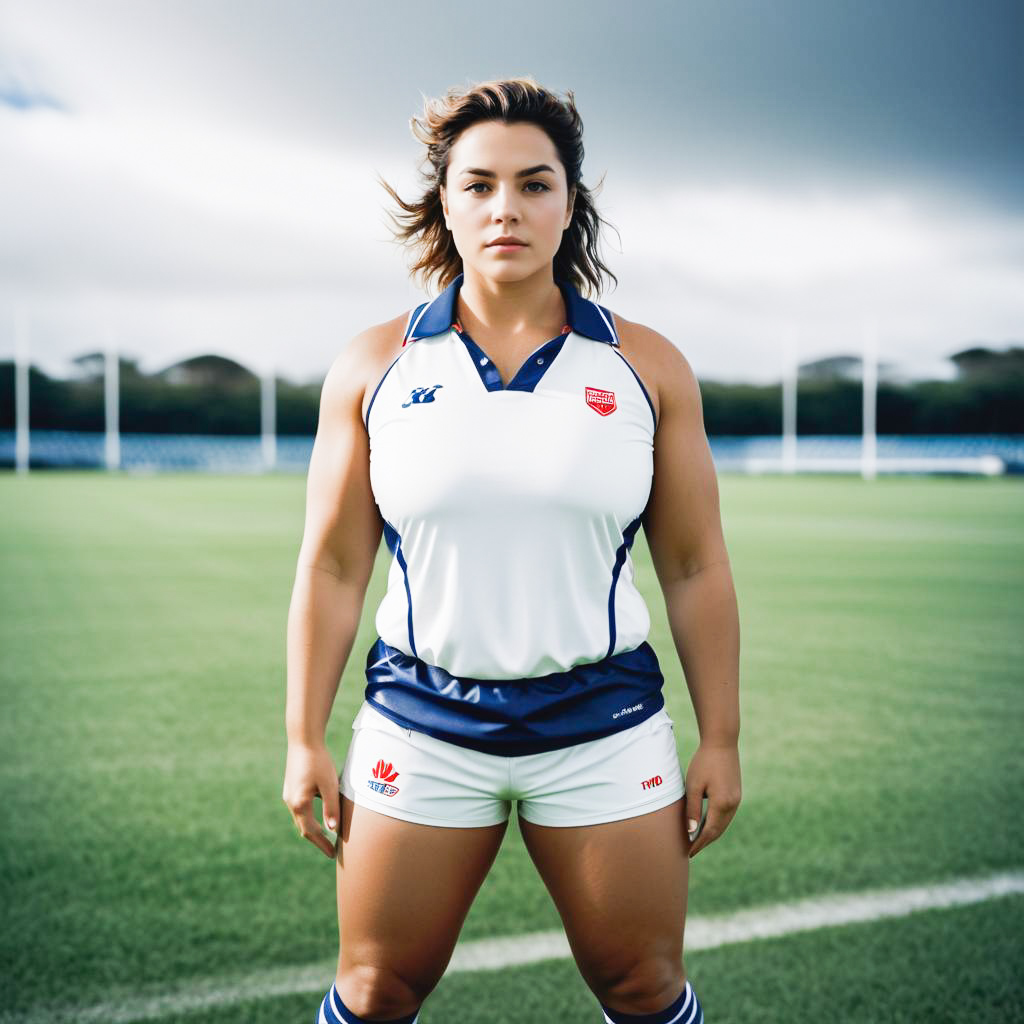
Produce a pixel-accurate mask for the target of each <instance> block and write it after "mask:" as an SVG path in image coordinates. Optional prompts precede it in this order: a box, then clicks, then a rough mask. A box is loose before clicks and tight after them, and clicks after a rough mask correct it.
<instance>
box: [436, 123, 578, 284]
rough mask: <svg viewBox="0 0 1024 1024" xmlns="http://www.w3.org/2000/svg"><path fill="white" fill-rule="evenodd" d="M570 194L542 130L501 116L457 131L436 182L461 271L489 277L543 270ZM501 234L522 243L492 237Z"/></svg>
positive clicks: (566, 218) (568, 213)
mask: <svg viewBox="0 0 1024 1024" xmlns="http://www.w3.org/2000/svg"><path fill="white" fill-rule="evenodd" d="M527 170H528V171H529V172H530V173H529V174H522V173H521V172H522V171H527ZM485 172H487V173H485ZM574 199H575V189H573V190H570V189H569V188H568V184H567V182H566V176H565V168H564V167H563V166H562V162H561V160H559V158H558V150H556V149H555V144H554V143H553V142H552V141H551V139H550V138H549V137H548V135H547V133H546V132H545V131H544V130H543V129H542V128H538V127H537V125H535V124H503V123H502V122H500V121H481V122H478V123H477V124H474V125H471V126H470V127H469V128H467V129H466V130H465V131H464V132H462V134H461V135H459V137H458V138H457V139H456V140H455V144H454V145H453V146H452V148H451V151H450V153H449V159H448V174H447V187H444V186H442V188H441V203H442V206H443V208H444V218H445V224H446V225H447V226H448V229H449V230H450V231H451V232H452V236H453V238H454V241H455V247H456V248H457V249H458V250H459V255H460V256H461V257H462V263H463V268H464V270H466V271H467V272H470V273H478V274H480V275H481V276H483V277H486V278H489V279H491V280H493V281H521V280H523V279H524V278H526V277H529V276H530V275H531V274H534V273H537V272H538V271H544V270H549V269H550V267H551V264H552V261H553V260H554V258H555V253H556V252H558V247H559V246H560V245H561V244H562V232H563V231H565V229H566V228H567V227H568V226H569V224H570V222H571V221H572V201H573V200H574ZM505 235H512V236H514V237H515V238H517V239H518V240H519V241H520V242H521V243H522V244H521V245H514V246H511V247H501V246H499V245H494V244H491V243H493V242H494V240H495V239H496V238H499V237H502V236H505Z"/></svg>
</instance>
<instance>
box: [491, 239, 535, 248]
mask: <svg viewBox="0 0 1024 1024" xmlns="http://www.w3.org/2000/svg"><path fill="white" fill-rule="evenodd" d="M492 245H520V246H525V245H526V243H525V242H524V241H522V240H521V239H519V238H496V239H495V240H494V241H493V242H488V243H487V248H488V249H489V248H490V247H491V246H492Z"/></svg>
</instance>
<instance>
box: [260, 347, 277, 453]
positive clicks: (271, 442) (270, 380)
mask: <svg viewBox="0 0 1024 1024" xmlns="http://www.w3.org/2000/svg"><path fill="white" fill-rule="evenodd" d="M260 398H261V401H260V429H261V432H262V435H263V439H262V447H263V468H264V470H271V469H273V468H274V466H275V465H276V464H277V399H276V381H275V379H274V367H273V366H271V367H269V368H268V369H267V370H265V371H264V373H263V376H262V378H261V379H260Z"/></svg>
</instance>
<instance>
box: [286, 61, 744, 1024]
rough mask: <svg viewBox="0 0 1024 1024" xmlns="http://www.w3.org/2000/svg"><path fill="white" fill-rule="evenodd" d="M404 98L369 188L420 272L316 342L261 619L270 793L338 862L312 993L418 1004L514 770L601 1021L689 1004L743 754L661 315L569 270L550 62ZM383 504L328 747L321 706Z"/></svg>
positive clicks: (570, 227)
mask: <svg viewBox="0 0 1024 1024" xmlns="http://www.w3.org/2000/svg"><path fill="white" fill-rule="evenodd" d="M412 124H413V129H414V132H415V133H416V134H417V137H418V138H419V139H420V140H421V141H422V142H424V143H425V144H426V146H427V164H426V165H425V166H426V167H427V171H426V173H425V179H426V181H425V185H426V188H425V194H424V195H423V196H422V198H421V200H420V201H419V202H416V203H405V202H403V201H402V200H401V199H400V198H399V197H398V195H397V194H396V193H395V192H394V191H393V190H392V189H391V188H390V186H387V185H386V184H385V187H386V188H388V191H389V192H390V193H391V194H392V196H393V197H394V198H395V199H396V200H397V201H398V202H399V204H400V205H401V206H402V208H403V210H404V213H403V214H401V215H399V216H398V217H397V218H396V222H397V223H399V225H402V224H404V226H400V228H399V230H398V232H397V235H398V237H399V238H400V239H401V240H402V241H404V242H406V243H407V244H410V245H412V246H413V247H414V249H415V251H416V253H417V255H418V262H416V264H415V265H414V266H413V268H412V270H413V271H414V272H421V273H422V274H423V276H424V277H425V278H427V279H430V278H433V277H436V278H437V279H438V280H439V283H440V286H441V287H442V288H443V290H442V291H441V292H440V294H438V295H437V296H435V298H433V299H432V300H430V301H427V302H424V303H422V304H421V305H420V306H418V307H417V308H416V309H414V310H412V311H406V312H403V313H402V314H401V315H400V316H397V317H395V318H394V319H393V320H389V321H387V322H386V323H381V324H378V325H377V326H374V327H371V328H369V329H368V330H366V331H364V332H363V333H361V334H359V335H357V336H356V337H355V338H353V339H352V341H351V342H350V343H349V344H348V346H347V347H346V348H345V349H344V350H343V352H342V353H341V354H340V355H339V356H338V357H337V359H336V360H335V362H334V363H333V365H332V366H331V368H330V370H329V371H328V373H327V376H326V379H325V381H324V385H323V392H322V396H321V407H320V421H319V427H318V430H317V435H316V441H315V444H314V448H313V454H312V458H311V461H310V467H309V478H308V488H307V507H306V522H305V531H304V534H303V538H302V546H301V550H300V554H299V558H298V566H297V571H296V579H295V585H294V591H293V594H292V601H291V607H290V611H289V618H288V695H287V713H286V722H287V735H288V756H287V767H286V771H285V780H284V793H283V797H284V801H285V803H286V804H287V806H288V808H289V810H290V811H291V813H292V816H293V817H294V820H295V823H296V825H297V826H298V829H299V832H300V833H301V835H302V836H304V837H305V838H307V839H308V840H310V841H311V842H312V843H314V844H315V845H316V846H318V847H319V848H320V849H321V850H322V851H323V852H324V853H325V854H327V855H328V856H329V857H332V858H335V859H336V861H337V883H338V915H339V932H340V954H339V959H338V970H337V975H336V979H335V984H334V986H333V987H332V988H331V990H330V991H329V992H328V993H327V995H326V996H325V997H324V1000H323V1002H322V1003H321V1006H320V1009H319V1011H318V1014H317V1020H318V1021H319V1022H320V1024H338V1022H344V1024H358V1022H361V1021H392V1022H395V1024H398V1022H404V1024H412V1022H414V1021H415V1020H416V1017H417V1014H418V1013H419V1008H420V1006H421V1005H422V1003H423V1001H424V999H425V998H426V997H427V995H428V994H429V993H430V992H431V991H432V990H433V988H434V986H435V985H436V984H437V982H438V980H439V979H440V977H441V975H442V974H443V972H444V970H445V967H446V966H447V964H448V962H449V958H450V956H451V954H452V951H453V949H454V946H455V942H456V939H457V937H458V934H459V930H460V928H461V926H462V923H463V921H464V919H465V917H466V914H467V912H468V910H469V907H470V904H471V903H472V901H473V898H474V896H475V894H476V892H477V890H478V888H479V886H480V884H481V882H482V881H483V879H484V877H485V875H486V874H487V871H488V870H489V868H490V866H491V864H492V862H493V860H494V858H495V855H496V854H497V852H498V848H499V846H500V845H501V841H502V837H503V836H504V834H505V829H506V827H507V824H508V815H509V813H510V809H511V806H512V802H513V801H515V802H516V810H517V814H518V821H519V828H520V829H521V832H522V835H523V839H524V841H525V844H526V847H527V850H528V851H529V854H530V856H531V858H532V859H533V862H534V863H535V865H536V866H537V869H538V871H539V872H540V875H541V877H542V878H543V880H544V883H545V885H546V886H547V888H548V890H549V891H550V893H551V896H552V898H553V900H554V902H555V904H556V906H557V908H558V911H559V913H560V915H561V918H562V921H563V922H564V925H565V930H566V933H567V936H568V939H569V943H570V946H571V948H572V952H573V955H574V957H575V960H576V963H577V964H578V966H579V969H580V972H581V974H582V976H583V978H584V979H585V981H586V983H587V984H588V986H589V987H590V989H591V990H592V991H593V992H594V994H595V996H596V997H597V999H598V1000H599V1001H600V1004H601V1006H602V1009H603V1011H604V1016H605V1020H606V1021H608V1022H611V1024H615V1022H620V1021H630V1022H636V1021H644V1022H650V1024H669V1022H672V1024H675V1022H683V1024H700V1022H702V1020H703V1011H702V1009H701V1006H700V1003H699V1001H698V999H697V996H696V993H695V992H694V991H693V989H692V988H691V987H690V983H689V981H688V979H687V976H686V972H685V969H684V965H683V955H682V953H683V926H684V922H685V918H686V897H687V882H688V867H689V859H690V858H691V857H693V856H694V855H695V854H697V853H698V852H699V851H701V850H702V849H704V847H706V846H707V845H708V844H709V843H711V842H713V841H714V840H715V839H717V838H718V837H719V836H720V835H721V834H722V832H723V831H724V830H725V828H726V827H727V826H728V824H729V822H730V821H731V819H732V817H733V815H734V814H735V811H736V808H737V806H738V804H739V801H740V790H741V784H740V764H739V755H738V746H737V745H738V735H739V702H738V675H739V623H738V613H737V606H736V596H735V591H734V587H733V581H732V576H731V572H730V566H729V558H728V554H727V552H726V547H725V543H724V540H723V535H722V528H721V521H720V514H719V503H718V488H717V481H716V478H715V471H714V465H713V463H712V460H711V455H710V451H709V448H708V444H707V438H706V436H705V433H704V426H703V416H702V411H701V401H700V392H699V390H698V386H697V382H696V380H695V378H694V374H693V372H692V370H691V368H690V366H689V364H688V362H687V360H686V358H685V357H684V356H683V355H682V354H681V353H680V351H679V349H678V348H676V346H675V345H674V344H672V343H671V342H670V341H668V340H667V339H666V338H664V337H663V336H662V335H660V334H658V333H657V332H656V331H654V330H651V329H650V328H648V327H645V326H643V325H642V324H639V323H635V322H631V321H629V320H626V319H624V318H623V317H621V316H619V315H618V314H614V313H612V312H611V311H609V310H608V309H607V308H606V307H604V306H600V305H598V304H597V303H596V302H594V301H592V300H591V299H589V298H586V297H585V296H584V294H583V292H588V293H590V292H593V291H595V290H597V289H598V288H599V287H600V284H601V282H602V275H607V276H609V277H612V278H614V275H612V274H611V272H610V271H609V270H608V268H607V267H605V265H604V264H603V263H602V262H601V260H600V258H599V257H598V255H597V241H598V229H599V227H600V224H601V223H602V221H601V218H600V217H599V216H598V214H597V212H596V209H595V207H594V203H593V199H592V194H591V192H590V191H589V190H588V189H587V187H586V186H585V185H584V184H583V182H582V180H581V165H582V159H583V146H582V124H581V122H580V119H579V115H578V112H577V110H576V107H575V103H574V98H573V94H572V93H571V92H569V93H567V94H566V98H565V99H561V98H559V97H557V96H555V95H554V94H552V93H550V92H549V91H547V90H545V89H543V88H541V87H540V86H539V85H537V83H536V82H534V81H533V80H532V79H529V78H520V79H511V80H504V81H498V82H488V83H483V84H480V85H477V86H475V87H472V88H469V89H466V90H449V92H448V93H447V95H446V96H445V97H444V98H443V99H442V100H440V101H428V102H427V103H426V106H425V114H424V117H423V118H422V119H413V122H412ZM640 526H642V527H643V529H644V533H645V535H646V538H647V543H648V546H649V548H650V551H651V555H652V558H653V561H654V566H655V570H656V573H657V576H658V580H659V583H660V585H661V588H662V590H663V593H664V597H665V603H666V607H667V612H668V619H669V623H670V626H671V631H672V637H673V641H674V643H675V647H676V652H677V654H678V657H679V659H680V662H681V664H682V668H683V671H684V674H685V678H686V683H687V687H688V689H689V692H690V697H691V700H692V702H693V707H694V711H695V715H696V719H697V724H698V730H699V743H698V744H697V748H696V751H695V753H694V755H693V757H692V758H691V760H690V762H689V765H688V767H687V769H686V776H685V788H684V784H683V782H684V780H683V778H682V774H681V772H680V766H679V758H678V754H677V748H676V743H675V738H674V735H673V723H672V721H671V719H670V718H669V716H668V714H667V712H666V711H665V708H664V699H663V696H662V684H663V677H662V674H661V671H660V669H659V664H658V659H657V657H656V655H655V652H654V651H653V649H652V648H651V647H650V645H649V644H648V643H647V634H648V631H649V627H650V618H649V615H648V610H647V608H646V605H645V603H644V600H643V598H642V597H641V595H640V593H639V591H638V590H637V588H636V586H635V585H634V580H633V564H632V561H631V559H630V554H629V551H630V546H631V544H632V542H633V539H634V537H635V535H636V532H637V530H638V529H639V527H640ZM382 535H383V537H384V539H385V540H386V542H387V544H388V547H389V549H390V551H391V555H392V559H391V565H390V572H389V577H388V589H387V593H386V595H385V597H384V599H383V600H382V602H381V604H380V607H379V608H378V609H377V614H376V622H375V625H376V628H377V632H378V634H379V636H378V639H377V641H376V642H375V643H374V645H373V646H372V648H371V649H370V651H369V653H368V655H367V660H366V678H367V686H366V693H365V697H366V699H365V701H364V703H363V705H362V707H361V709H360V711H359V714H358V715H357V716H356V720H355V722H354V724H353V729H354V734H353V739H352V742H351V745H350V747H349V752H348V757H347V760H346V762H345V765H344V768H343V770H342V772H341V775H340V777H339V774H338V772H337V769H336V766H335V763H334V761H333V759H332V757H331V754H330V752H329V751H328V749H327V747H326V745H325V732H326V727H327V721H328V717H329V715H330V711H331V707H332V704H333V701H334V697H335V694H336V690H337V686H338V681H339V679H340V676H341V673H342V670H343V668H344V666H345V663H346V661H347V659H348V657H349V654H350V651H351V648H352V644H353V640H354V637H355V635H356V629H357V625H358V623H359V618H360V613H361V611H362V607H363V600H364V596H365V592H366V587H367V584H368V581H369V578H370V574H371V570H372V568H373V564H374V558H375V556H376V553H377V550H378V546H379V543H380V540H381V537H382ZM318 796H319V797H320V798H321V799H322V802H323V817H324V823H325V824H326V826H327V827H328V828H329V829H330V830H332V831H335V832H337V833H338V839H337V841H336V842H332V841H331V838H330V837H329V836H328V835H326V834H325V833H324V831H323V830H322V829H321V827H320V824H319V823H318V822H317V820H316V818H315V816H314V807H313V801H314V798H316V797H318ZM705 799H706V800H707V811H706V821H705V823H704V825H703V827H702V828H701V827H700V825H699V822H700V821H701V820H702V814H701V811H702V807H703V802H704V800H705ZM382 879H383V880H386V882H385V884H381V880H382Z"/></svg>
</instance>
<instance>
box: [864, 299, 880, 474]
mask: <svg viewBox="0 0 1024 1024" xmlns="http://www.w3.org/2000/svg"><path fill="white" fill-rule="evenodd" d="M863 331H864V372H863V378H864V436H863V438H862V440H861V447H860V454H861V459H860V475H861V476H862V477H863V478H864V479H865V480H874V479H875V475H876V473H877V472H878V444H877V437H876V435H875V408H876V403H877V394H878V331H877V328H876V325H875V322H874V320H871V319H868V320H865V321H864V327H863Z"/></svg>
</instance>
